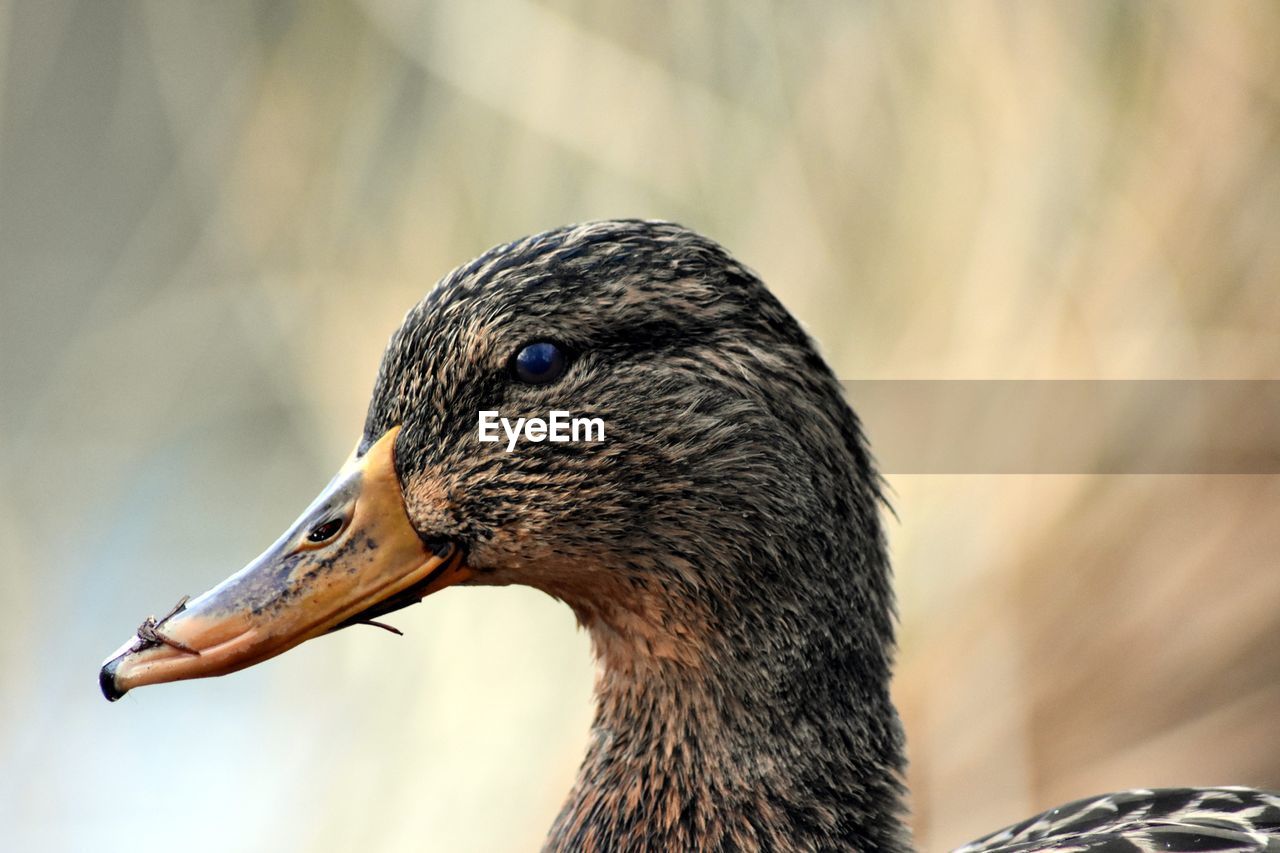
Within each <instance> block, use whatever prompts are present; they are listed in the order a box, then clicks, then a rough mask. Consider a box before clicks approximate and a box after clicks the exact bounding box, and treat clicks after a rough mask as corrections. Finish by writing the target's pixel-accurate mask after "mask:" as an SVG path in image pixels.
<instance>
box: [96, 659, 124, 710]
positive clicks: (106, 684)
mask: <svg viewBox="0 0 1280 853" xmlns="http://www.w3.org/2000/svg"><path fill="white" fill-rule="evenodd" d="M119 665H120V658H113V659H111V660H109V661H107V662H106V663H104V664H103V665H102V669H101V670H99V672H98V687H99V688H101V689H102V695H103V696H105V697H107V701H108V702H114V701H116V700H117V699H119V698H120V697H121V696H123V695H124V694H125V692H126V691H124V690H121V689H120V688H118V687H116V667H118V666H119Z"/></svg>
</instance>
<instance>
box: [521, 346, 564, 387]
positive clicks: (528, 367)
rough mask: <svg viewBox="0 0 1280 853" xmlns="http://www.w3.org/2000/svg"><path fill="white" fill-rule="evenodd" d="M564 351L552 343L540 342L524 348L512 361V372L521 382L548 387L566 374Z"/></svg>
mask: <svg viewBox="0 0 1280 853" xmlns="http://www.w3.org/2000/svg"><path fill="white" fill-rule="evenodd" d="M565 365H566V360H565V357H564V351H563V350H561V349H560V347H559V346H557V345H556V344H553V343H551V342H550V341H539V342H537V343H533V344H528V345H526V346H524V347H522V348H521V349H520V350H519V351H518V352H517V353H516V355H515V358H514V359H513V360H512V372H513V373H515V375H516V378H517V379H519V380H520V381H521V382H525V383H528V384H529V385H546V384H547V383H548V382H554V381H556V380H557V379H559V378H560V375H561V374H562V373H564V369H565Z"/></svg>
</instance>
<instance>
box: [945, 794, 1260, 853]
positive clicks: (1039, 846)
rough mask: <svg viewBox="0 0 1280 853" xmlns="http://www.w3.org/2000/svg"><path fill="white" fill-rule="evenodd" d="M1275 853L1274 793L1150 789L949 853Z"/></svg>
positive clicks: (1027, 823) (1056, 814)
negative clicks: (1042, 852) (1045, 852)
mask: <svg viewBox="0 0 1280 853" xmlns="http://www.w3.org/2000/svg"><path fill="white" fill-rule="evenodd" d="M1038 850H1057V851H1064V853H1155V851H1175V850H1186V851H1194V850H1206V851H1209V850H1212V851H1224V852H1225V853H1232V851H1237V852H1238V853H1246V851H1248V853H1280V794H1277V793H1274V792H1268V791H1258V790H1254V789H1252V788H1158V789H1153V790H1147V789H1139V790H1134V791H1121V792H1119V793H1115V794H1104V795H1102V796H1100V797H1089V798H1087V799H1083V800H1076V801H1075V802H1073V803H1067V804H1066V805H1064V806H1058V807H1057V808H1056V809H1050V810H1049V811H1047V812H1044V813H1043V814H1039V815H1036V816H1035V817H1032V818H1028V819H1027V820H1024V821H1022V822H1021V823H1016V824H1014V825H1013V826H1009V827H1006V828H1004V829H1002V830H1000V831H998V832H993V833H992V834H990V835H988V836H985V837H983V838H980V839H978V840H977V841H974V842H972V843H970V844H966V845H965V846H963V847H961V848H959V849H958V850H957V851H956V853H1032V851H1038Z"/></svg>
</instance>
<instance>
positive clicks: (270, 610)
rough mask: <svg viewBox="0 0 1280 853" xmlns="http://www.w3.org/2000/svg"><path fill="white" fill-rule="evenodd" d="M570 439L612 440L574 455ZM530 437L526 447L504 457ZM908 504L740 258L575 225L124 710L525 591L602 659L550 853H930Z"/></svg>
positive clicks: (518, 272)
mask: <svg viewBox="0 0 1280 853" xmlns="http://www.w3.org/2000/svg"><path fill="white" fill-rule="evenodd" d="M556 413H560V415H561V417H560V420H559V424H560V427H561V429H560V430H559V433H558V434H557V429H556V422H557V416H556ZM570 415H572V416H573V418H574V419H575V420H576V419H577V418H579V417H581V418H583V419H586V420H589V422H590V423H596V422H598V423H599V425H600V429H599V430H598V431H595V432H593V433H592V434H590V435H577V436H576V439H577V440H574V439H575V436H574V435H573V434H572V433H573V431H572V430H570V429H568V428H567V427H566V426H565V424H566V420H565V418H566V417H568V416H570ZM499 417H500V418H502V419H503V423H506V424H508V425H509V424H517V425H518V426H519V428H518V429H516V430H515V431H514V434H513V436H512V439H511V440H510V441H507V440H506V436H505V435H504V436H502V438H503V440H498V441H495V440H492V438H493V436H492V435H491V434H490V435H485V434H484V430H483V426H484V425H485V423H486V420H485V419H486V418H488V421H487V423H488V424H489V426H491V427H492V426H493V424H494V423H496V422H497V421H496V420H495V419H496V418H499ZM507 429H508V432H513V431H512V430H510V428H509V426H508V428H507ZM490 432H492V430H491V431H490ZM885 492H886V486H885V483H884V480H883V479H882V477H881V475H880V474H879V472H878V469H877V467H876V463H875V460H874V457H873V455H872V452H871V448H870V447H869V445H868V442H867V439H866V436H865V434H864V431H863V428H862V426H861V423H860V421H859V419H858V416H857V415H856V414H855V412H854V411H853V410H852V409H851V407H850V405H849V403H848V402H847V401H846V399H845V395H844V394H843V393H842V390H841V387H840V385H839V383H838V382H837V380H836V377H835V376H834V374H833V373H832V371H831V369H830V368H829V367H828V365H827V363H826V362H825V361H824V360H823V358H822V356H821V355H820V354H819V351H818V349H817V345H816V344H815V342H814V341H813V340H812V339H811V338H810V336H809V335H808V334H807V333H806V332H805V331H804V329H803V328H802V327H801V325H800V324H799V323H798V322H797V320H796V319H795V318H794V317H793V316H792V315H791V314H790V313H789V312H788V311H787V309H786V308H784V307H783V305H782V303H781V302H780V301H779V300H778V299H777V298H776V297H775V296H774V295H773V294H772V293H771V292H770V291H769V289H768V288H767V287H766V286H765V284H764V283H763V282H762V281H761V279H760V277H759V276H757V275H756V274H755V273H754V272H752V271H751V270H750V269H749V268H748V267H746V266H744V265H743V264H741V263H740V262H738V261H737V260H735V259H734V258H733V257H732V256H731V255H730V254H729V252H728V251H727V250H725V249H724V248H723V247H721V246H720V245H719V244H717V243H716V242H714V241H712V240H710V239H708V238H706V237H704V236H702V235H700V234H698V233H696V232H695V231H692V230H690V229H687V228H684V227H681V226H679V225H676V224H673V223H668V222H659V221H647V220H634V219H621V220H606V221H595V222H587V223H582V224H577V225H571V226H566V227H562V228H557V229H554V230H550V231H546V232H543V233H540V234H536V235H533V236H529V237H525V238H523V239H519V240H516V241H514V242H510V243H507V244H504V245H501V246H497V247H495V248H493V249H491V250H489V251H487V252H485V253H484V254H482V255H480V256H479V257H477V258H475V259H474V260H472V261H470V262H468V263H465V264H463V265H462V266H460V267H458V268H457V269H455V270H453V271H452V272H450V273H449V274H447V275H446V276H444V277H443V278H442V279H441V280H440V281H439V282H438V283H437V284H436V286H435V287H434V288H432V289H431V290H430V292H429V293H428V294H427V295H426V296H425V298H424V299H423V300H422V301H421V302H419V303H418V304H417V305H416V306H414V307H413V308H412V309H411V310H410V311H409V312H408V314H407V315H406V316H405V318H404V321H403V323H402V324H401V325H400V327H399V328H398V329H397V330H396V331H395V333H394V334H393V335H392V337H391V339H390V342H389V344H388V345H387V348H386V351H385V354H384V356H383V359H382V362H381V365H380V367H379V370H378V373H377V377H376V380H375V383H374V388H373V393H372V396H371V399H370V403H369V407H368V412H367V416H366V419H365V423H364V429H363V432H362V435H361V436H360V438H359V441H358V442H357V444H356V447H355V449H354V450H353V451H352V453H351V456H350V457H349V458H348V460H347V462H346V463H345V464H344V465H343V466H342V467H341V468H340V470H339V471H338V473H337V475H336V476H334V477H333V479H332V480H331V481H330V482H329V484H328V485H327V486H326V487H325V488H324V489H323V491H322V492H321V493H320V495H319V496H318V497H317V498H316V499H315V500H314V501H313V502H312V503H311V505H310V506H308V507H307V509H306V510H305V511H304V512H303V513H302V515H301V516H300V517H299V518H298V519H297V521H296V522H294V524H293V525H291V526H290V527H289V528H288V529H287V530H286V531H285V532H284V534H283V535H282V536H281V537H280V538H279V539H278V540H277V541H276V542H275V543H274V544H272V545H271V546H270V547H269V548H268V549H267V550H266V551H265V552H263V554H262V555H261V556H259V557H258V558H257V559H256V560H254V561H253V562H251V563H250V564H249V565H247V566H246V567H244V568H243V569H242V570H240V571H239V572H237V573H235V574H233V575H231V576H230V577H228V578H227V579H226V580H225V581H223V582H222V583H220V584H218V585H216V586H214V587H213V588H212V589H210V590H209V591H208V592H206V593H204V594H203V595H200V596H198V597H196V598H194V599H185V598H184V599H183V600H182V601H180V602H179V603H178V605H177V606H175V607H174V608H173V609H172V610H171V611H170V612H169V613H168V614H167V615H166V616H165V617H164V618H162V619H155V618H152V617H148V619H147V620H145V621H144V622H143V624H142V625H141V626H140V627H139V629H138V630H137V631H136V632H135V633H134V635H133V636H132V637H131V638H130V639H129V640H128V641H127V642H126V643H125V644H124V645H122V646H121V647H120V648H119V649H118V650H116V651H115V652H114V653H112V654H111V655H110V656H109V657H108V659H107V660H106V662H105V663H104V664H103V665H102V667H101V669H100V670H99V673H98V678H99V686H100V688H101V690H102V692H103V693H104V695H105V696H106V698H107V699H109V700H112V701H115V700H117V699H120V698H121V697H122V696H124V695H125V694H126V692H128V691H130V690H133V689H135V688H137V687H141V686H144V685H151V684H157V683H162V682H171V681H177V680H180V679H188V678H201V677H208V676H217V675H224V674H227V673H231V672H234V671H236V670H239V669H242V668H245V667H248V666H251V665H253V664H256V663H259V662H261V661H263V660H266V659H268V658H271V657H274V656H275V655H278V654H281V653H282V652H285V651H287V650H288V649H290V648H293V647H294V646H296V645H298V644H300V643H302V642H305V641H307V640H309V639H313V638H315V637H319V636H322V635H325V634H328V633H331V632H334V631H337V630H340V629H343V628H347V627H350V626H353V625H359V624H371V625H375V626H378V627H384V628H388V629H389V630H396V629H394V628H392V627H391V626H389V625H387V624H386V623H385V622H382V621H380V620H381V619H382V617H385V616H386V614H389V613H391V612H393V611H396V610H399V609H401V608H404V607H407V606H409V605H411V604H414V603H416V602H418V601H421V600H422V599H423V598H425V597H426V596H429V595H434V594H436V593H437V592H440V591H442V590H444V589H447V588H450V587H459V588H463V587H468V586H480V585H493V586H503V585H511V584H522V585H525V586H530V587H533V588H535V589H538V590H541V591H542V592H544V593H546V594H548V595H550V596H552V597H553V598H555V599H558V600H559V601H561V602H563V603H564V604H566V605H568V607H569V608H571V609H572V611H573V612H574V614H575V616H576V618H577V621H578V622H579V624H580V625H581V626H582V628H583V629H585V631H586V632H587V633H588V634H589V636H590V640H591V644H592V648H593V651H594V655H595V657H596V659H597V662H598V668H597V679H596V684H595V702H596V708H595V715H594V719H593V722H592V725H591V730H590V736H589V741H588V747H587V751H586V755H585V757H584V759H583V761H582V764H581V767H580V770H579V772H578V776H577V779H576V782H575V783H574V784H573V787H572V789H571V790H570V791H569V792H568V796H567V799H566V800H565V802H564V805H563V808H562V810H561V811H560V813H559V816H558V817H557V818H556V819H555V821H554V823H553V824H552V826H551V828H550V830H549V834H548V836H547V839H546V847H545V849H546V850H551V851H570V850H572V851H578V850H608V851H641V850H664V851H666V850H815V851H816V850H850V851H862V853H874V851H883V853H905V851H910V850H913V849H914V848H913V841H912V837H911V834H910V832H909V830H908V826H907V806H906V795H907V790H906V785H905V781H904V780H905V776H904V772H905V767H906V759H905V737H904V733H903V727H902V724H901V722H900V721H899V717H898V714H897V712H896V710H895V708H894V704H893V701H892V699H891V697H890V682H891V677H892V672H893V662H894V654H895V619H896V616H895V601H894V592H893V586H892V578H891V567H890V561H889V556H888V550H887V546H886V540H885V531H884V526H883V519H882V515H883V514H884V512H885V510H886V506H887V504H886V499H885ZM960 850H961V851H965V853H977V851H1039V850H1062V851H1107V852H1108V853H1120V851H1154V850H1231V851H1270V853H1276V851H1280V795H1278V794H1276V793H1275V792H1268V791H1262V790H1257V789H1250V788H1242V787H1225V788H1185V789H1151V790H1136V791H1124V792H1118V793H1112V794H1106V795H1102V796H1098V797H1092V798H1088V799H1084V800H1080V801H1078V802H1075V803H1071V804H1068V805H1065V806H1061V807H1059V808H1057V809H1053V810H1050V811H1048V812H1045V813H1043V814H1040V815H1037V816H1034V817H1032V818H1029V819H1028V820H1026V821H1023V822H1021V823H1018V824H1015V825H1013V826H1010V827H1007V828H1005V829H1002V830H999V831H997V832H994V833H992V834H991V835H988V836H986V837H985V838H983V839H980V840H978V841H976V842H974V843H972V844H969V845H966V846H965V847H962V848H960Z"/></svg>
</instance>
